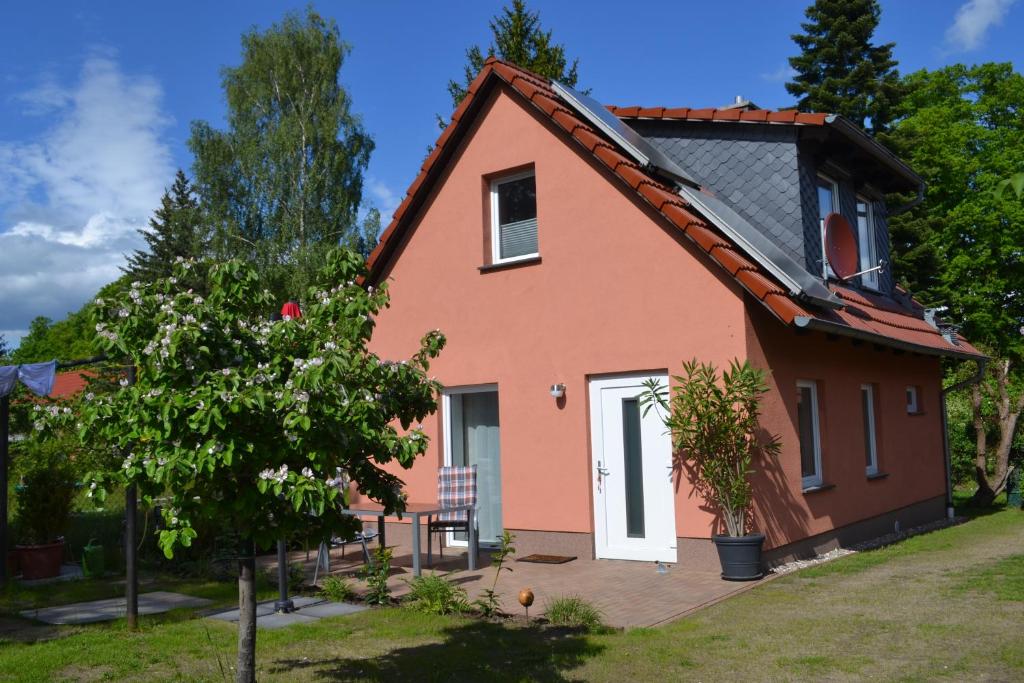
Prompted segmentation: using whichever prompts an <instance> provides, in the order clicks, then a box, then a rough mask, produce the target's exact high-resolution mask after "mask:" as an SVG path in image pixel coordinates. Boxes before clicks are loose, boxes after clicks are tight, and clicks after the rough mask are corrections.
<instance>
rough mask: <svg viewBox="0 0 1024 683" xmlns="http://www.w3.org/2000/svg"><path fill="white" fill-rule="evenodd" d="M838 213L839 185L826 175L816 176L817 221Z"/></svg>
mask: <svg viewBox="0 0 1024 683" xmlns="http://www.w3.org/2000/svg"><path fill="white" fill-rule="evenodd" d="M830 213H839V185H837V184H836V181H834V180H832V179H831V178H829V177H828V176H827V175H822V174H820V173H819V174H818V220H822V221H823V220H825V216H827V215H829V214H830Z"/></svg>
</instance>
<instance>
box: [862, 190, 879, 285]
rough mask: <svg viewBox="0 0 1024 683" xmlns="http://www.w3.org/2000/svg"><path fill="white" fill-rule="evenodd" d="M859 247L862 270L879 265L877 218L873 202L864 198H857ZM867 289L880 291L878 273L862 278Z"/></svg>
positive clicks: (874, 271)
mask: <svg viewBox="0 0 1024 683" xmlns="http://www.w3.org/2000/svg"><path fill="white" fill-rule="evenodd" d="M857 247H858V250H859V252H860V269H861V270H868V269H869V268H874V267H875V266H877V265H878V252H877V249H876V247H875V217H874V209H873V208H872V206H871V202H870V201H868V200H867V199H866V198H864V197H859V196H858V197H857ZM860 281H861V283H862V284H863V285H864V286H865V287H869V288H871V289H876V290H877V289H878V271H877V270H872V271H871V272H870V273H864V274H863V275H861V276H860Z"/></svg>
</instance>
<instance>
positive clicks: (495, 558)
mask: <svg viewBox="0 0 1024 683" xmlns="http://www.w3.org/2000/svg"><path fill="white" fill-rule="evenodd" d="M515 539H516V537H515V535H514V534H511V533H509V532H508V531H503V532H502V533H501V545H500V546H499V547H498V549H497V550H496V551H495V552H494V553H492V554H491V565H492V566H493V567H494V582H493V583H492V584H491V587H490V588H485V589H484V593H483V595H481V596H480V597H479V598H477V599H476V600H474V601H473V604H474V605H476V607H477V608H478V609H479V610H480V614H481V615H483V616H485V617H488V618H489V617H493V616H495V615H496V614H497V613H498V606H499V603H498V593H497V592H495V589H496V588H497V587H498V577H500V576H501V570H503V569H504V570H505V571H508V572H511V571H512V567H506V566H505V560H507V559H508V558H509V556H510V555H514V554H515V552H516V548H515V546H514V545H512V542H513V541H514V540H515Z"/></svg>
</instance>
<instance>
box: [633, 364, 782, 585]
mask: <svg viewBox="0 0 1024 683" xmlns="http://www.w3.org/2000/svg"><path fill="white" fill-rule="evenodd" d="M672 379H673V380H674V382H675V384H674V386H673V387H672V390H671V394H670V392H669V390H668V389H666V388H665V387H663V386H661V384H660V382H658V381H656V380H650V381H649V382H648V383H647V384H646V388H647V391H646V393H645V394H644V395H643V397H642V399H641V403H642V405H643V406H644V413H645V414H646V413H647V411H649V410H650V409H651V408H652V407H654V408H656V410H657V412H658V414H659V415H660V417H661V418H662V420H663V421H664V423H665V426H666V427H668V429H669V432H670V433H671V434H672V443H673V450H674V453H675V456H674V457H675V459H676V463H675V465H676V466H677V467H679V468H680V469H681V470H685V471H686V472H687V474H688V475H689V478H690V480H691V481H692V482H693V483H694V486H695V488H696V490H697V492H698V493H699V494H700V495H701V497H703V499H704V500H705V501H707V502H708V503H710V504H712V505H714V506H715V507H717V508H718V511H719V512H720V513H721V517H722V521H723V522H724V524H725V530H726V533H725V534H716V535H714V536H713V537H712V538H713V539H714V542H715V547H716V548H717V549H718V558H719V560H720V561H721V563H722V578H723V579H728V580H733V581H746V580H753V579H758V578H760V577H761V576H762V575H763V572H762V570H761V546H762V545H763V544H764V534H760V533H749V529H750V521H751V519H750V517H751V514H750V502H751V498H752V495H753V490H752V487H751V483H750V474H751V472H753V462H754V460H755V458H758V457H769V456H775V455H777V454H778V451H779V442H778V439H776V438H775V437H770V436H765V435H764V434H763V430H762V429H761V427H760V424H759V421H758V417H759V414H760V401H761V397H762V396H763V395H764V394H765V393H767V391H768V385H767V382H766V373H765V371H764V370H761V369H759V368H755V367H753V366H752V365H750V362H749V361H744V362H743V363H740V362H739V361H737V360H733V361H732V362H731V363H730V364H729V369H728V370H725V371H723V372H722V373H721V376H719V372H718V369H717V368H716V367H715V366H714V365H713V364H711V363H698V362H697V360H696V359H695V360H692V361H690V362H688V363H683V374H682V375H681V376H674V377H673V378H672Z"/></svg>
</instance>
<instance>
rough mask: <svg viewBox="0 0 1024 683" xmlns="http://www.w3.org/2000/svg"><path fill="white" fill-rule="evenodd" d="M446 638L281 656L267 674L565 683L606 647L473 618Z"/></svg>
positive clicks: (556, 632) (571, 633)
mask: <svg viewBox="0 0 1024 683" xmlns="http://www.w3.org/2000/svg"><path fill="white" fill-rule="evenodd" d="M443 635H444V640H443V641H442V642H440V643H426V644H423V645H414V646H410V647H402V648H397V649H394V650H391V651H389V652H386V653H384V654H382V655H379V656H376V657H367V658H363V657H347V658H336V659H327V660H324V659H321V660H313V659H308V660H295V659H279V660H276V661H274V662H273V664H271V665H270V666H269V667H268V672H269V673H270V674H272V675H273V674H284V673H292V674H294V673H297V672H300V671H303V670H307V671H305V673H304V674H303V678H304V679H315V680H326V681H352V680H357V681H407V680H408V681H413V680H415V681H448V680H456V681H488V683H500V682H501V681H523V680H529V681H541V682H556V681H567V680H569V679H568V678H566V677H565V674H567V673H568V672H570V671H572V670H574V669H577V668H579V667H580V666H582V665H583V664H584V663H585V662H586V661H587V660H588V659H591V658H593V657H596V656H598V655H599V654H600V653H601V652H602V651H603V650H604V646H603V645H599V644H596V643H593V642H590V641H589V640H588V639H587V637H586V634H585V633H583V632H581V631H577V630H568V629H555V628H541V627H538V626H529V627H508V626H504V625H502V624H495V623H490V622H484V621H473V622H469V623H464V624H459V625H457V626H452V627H449V628H446V629H444V631H443Z"/></svg>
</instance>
